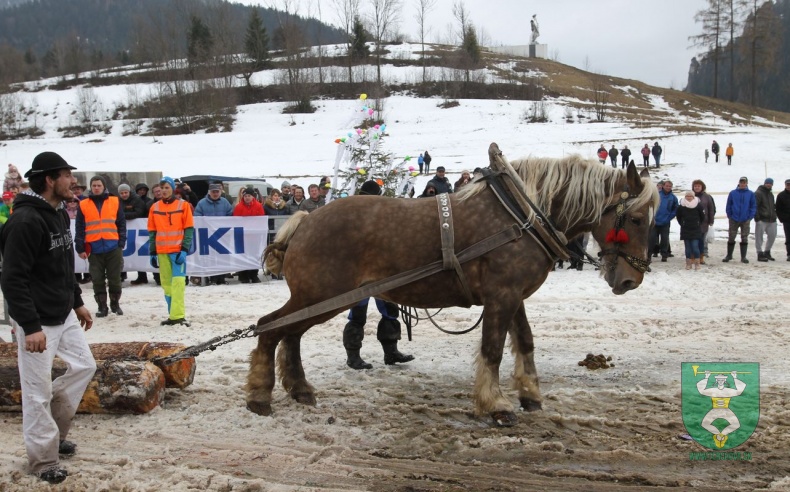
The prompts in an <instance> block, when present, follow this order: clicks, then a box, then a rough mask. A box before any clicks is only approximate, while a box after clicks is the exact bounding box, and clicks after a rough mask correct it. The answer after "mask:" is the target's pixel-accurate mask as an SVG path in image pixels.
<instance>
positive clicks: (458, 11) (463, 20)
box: [453, 0, 469, 46]
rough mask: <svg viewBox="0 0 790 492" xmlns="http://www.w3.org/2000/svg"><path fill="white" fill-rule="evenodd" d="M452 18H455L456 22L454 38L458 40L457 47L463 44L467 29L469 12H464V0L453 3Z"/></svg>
mask: <svg viewBox="0 0 790 492" xmlns="http://www.w3.org/2000/svg"><path fill="white" fill-rule="evenodd" d="M453 17H455V20H456V21H457V22H458V28H457V31H456V36H457V38H458V45H459V46H460V45H461V44H463V42H464V38H465V37H466V34H467V28H468V27H469V11H468V10H466V4H464V0H457V1H456V2H454V3H453Z"/></svg>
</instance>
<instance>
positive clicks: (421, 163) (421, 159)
mask: <svg viewBox="0 0 790 492" xmlns="http://www.w3.org/2000/svg"><path fill="white" fill-rule="evenodd" d="M417 165H418V166H420V174H422V168H423V166H424V165H425V157H424V156H423V155H422V154H420V157H418V158H417Z"/></svg>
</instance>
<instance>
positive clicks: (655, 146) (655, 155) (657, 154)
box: [650, 142, 664, 169]
mask: <svg viewBox="0 0 790 492" xmlns="http://www.w3.org/2000/svg"><path fill="white" fill-rule="evenodd" d="M663 152H664V150H663V149H662V148H661V146H660V145H658V142H656V143H654V144H653V148H652V150H650V153H651V154H653V159H655V160H656V169H658V168H659V167H661V154H662V153H663Z"/></svg>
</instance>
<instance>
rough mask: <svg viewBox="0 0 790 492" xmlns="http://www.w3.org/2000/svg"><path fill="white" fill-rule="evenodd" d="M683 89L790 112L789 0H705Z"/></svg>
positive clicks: (697, 18)
mask: <svg viewBox="0 0 790 492" xmlns="http://www.w3.org/2000/svg"><path fill="white" fill-rule="evenodd" d="M696 20H697V21H698V22H699V23H700V26H701V32H700V34H699V35H697V36H694V37H693V38H692V41H693V42H694V44H695V45H696V46H699V47H702V48H703V49H704V50H705V53H704V54H703V55H702V56H701V57H700V58H696V57H695V58H693V59H692V60H691V66H690V68H689V79H688V85H687V86H686V91H687V92H691V93H694V94H699V95H703V96H711V97H715V98H719V99H725V100H728V101H733V102H740V103H744V104H748V105H750V106H759V107H763V108H768V109H774V110H778V111H785V112H790V0H775V1H770V0H769V1H764V0H708V5H707V7H706V8H705V9H704V10H701V11H700V12H699V13H698V14H697V16H696Z"/></svg>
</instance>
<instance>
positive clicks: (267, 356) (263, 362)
mask: <svg viewBox="0 0 790 492" xmlns="http://www.w3.org/2000/svg"><path fill="white" fill-rule="evenodd" d="M278 311H279V310H278ZM278 311H275V312H273V313H271V314H269V315H267V316H264V317H263V318H261V319H259V320H258V325H259V326H260V325H262V324H264V323H267V322H269V321H271V320H272V319H275V318H276V316H277V312H278ZM281 338H282V335H281V334H278V333H276V332H271V331H269V332H265V333H262V334H261V335H259V336H258V346H257V347H256V348H255V349H254V350H253V351H252V353H251V354H250V372H249V373H248V374H247V385H246V386H245V389H246V391H247V409H248V410H249V411H251V412H253V413H257V414H258V415H271V413H272V390H273V389H274V382H275V377H274V353H275V349H276V348H277V344H278V343H279V342H280V339H281Z"/></svg>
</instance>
